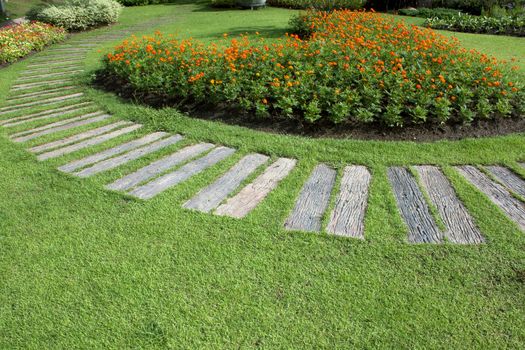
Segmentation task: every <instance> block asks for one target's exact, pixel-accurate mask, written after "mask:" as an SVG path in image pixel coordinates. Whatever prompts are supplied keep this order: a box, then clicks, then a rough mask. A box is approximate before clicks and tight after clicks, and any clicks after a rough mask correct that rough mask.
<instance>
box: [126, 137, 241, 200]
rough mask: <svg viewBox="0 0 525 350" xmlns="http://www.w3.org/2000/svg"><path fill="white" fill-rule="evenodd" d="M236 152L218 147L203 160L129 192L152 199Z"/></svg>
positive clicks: (197, 160)
mask: <svg viewBox="0 0 525 350" xmlns="http://www.w3.org/2000/svg"><path fill="white" fill-rule="evenodd" d="M234 152H235V150H234V149H233V148H228V147H222V146H221V147H217V148H215V149H214V150H212V151H211V152H210V153H208V154H207V155H205V156H204V157H202V158H198V159H196V160H194V161H192V162H190V163H188V164H186V165H184V166H182V167H181V168H179V169H177V170H175V171H174V172H172V173H169V174H166V175H164V176H161V177H160V178H158V179H155V180H153V181H151V182H149V183H147V184H145V185H142V186H139V187H137V188H135V189H133V190H131V191H130V192H129V194H130V195H132V196H135V197H138V198H141V199H150V198H152V197H154V196H156V195H157V194H159V193H161V192H163V191H165V190H167V189H168V188H170V187H173V186H175V185H177V184H179V183H181V182H183V181H185V180H187V179H189V178H190V177H192V176H193V175H195V174H198V173H200V172H202V171H204V170H205V169H207V168H209V167H211V166H213V165H215V164H217V163H218V162H220V161H221V160H223V159H225V158H227V157H229V156H230V155H232V154H233V153H234Z"/></svg>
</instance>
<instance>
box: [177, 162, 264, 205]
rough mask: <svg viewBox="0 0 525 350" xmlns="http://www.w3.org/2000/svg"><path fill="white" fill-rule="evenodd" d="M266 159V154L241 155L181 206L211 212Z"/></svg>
mask: <svg viewBox="0 0 525 350" xmlns="http://www.w3.org/2000/svg"><path fill="white" fill-rule="evenodd" d="M268 159H269V157H268V156H265V155H262V154H249V155H247V156H245V157H243V158H242V159H241V160H240V161H239V162H238V163H237V164H235V165H234V166H233V167H232V168H231V169H230V170H229V171H228V172H227V173H226V174H224V175H223V176H221V177H220V178H219V179H218V180H217V181H215V182H214V183H213V184H211V185H210V186H208V187H206V188H205V189H203V190H202V191H200V192H199V193H197V195H195V197H193V198H192V199H190V200H189V201H187V202H186V203H185V204H184V205H183V206H184V207H185V208H188V209H195V210H198V211H201V212H204V213H209V212H211V211H212V210H213V209H215V208H217V207H218V206H219V204H221V202H222V201H223V200H225V199H226V198H227V197H228V196H229V195H230V194H231V193H232V192H233V191H234V190H235V189H236V188H238V187H239V186H240V185H241V183H242V181H244V180H245V179H246V178H247V177H248V176H250V175H251V174H252V173H253V172H254V171H255V170H257V168H259V167H260V166H261V165H263V164H264V163H266V162H267V161H268Z"/></svg>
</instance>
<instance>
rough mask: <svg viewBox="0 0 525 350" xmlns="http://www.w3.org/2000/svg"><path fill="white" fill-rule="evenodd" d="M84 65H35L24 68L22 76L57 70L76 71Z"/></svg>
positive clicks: (59, 71) (60, 71)
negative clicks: (43, 66)
mask: <svg viewBox="0 0 525 350" xmlns="http://www.w3.org/2000/svg"><path fill="white" fill-rule="evenodd" d="M83 67H84V66H82V65H80V64H72V65H63V66H56V67H45V68H42V67H33V68H30V69H26V70H24V71H23V72H22V73H20V76H21V77H22V76H23V77H25V76H28V75H33V74H47V73H55V72H56V73H66V72H71V71H76V70H83Z"/></svg>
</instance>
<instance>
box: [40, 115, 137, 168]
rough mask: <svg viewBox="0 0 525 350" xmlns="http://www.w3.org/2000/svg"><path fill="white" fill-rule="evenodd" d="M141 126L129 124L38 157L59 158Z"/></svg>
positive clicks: (42, 158) (44, 158) (43, 158)
mask: <svg viewBox="0 0 525 350" xmlns="http://www.w3.org/2000/svg"><path fill="white" fill-rule="evenodd" d="M141 127H142V125H140V124H133V125H131V126H128V127H125V128H122V129H119V130H116V131H113V132H110V133H107V134H103V135H100V136H97V137H94V138H91V139H88V140H85V141H82V142H78V143H74V144H72V145H69V146H66V147H62V148H59V149H55V150H53V151H49V152H46V153H42V154H40V155H39V156H37V159H38V160H40V161H42V160H47V159H50V158H57V157H60V156H63V155H66V154H70V153H73V152H76V151H79V150H81V149H84V148H88V147H91V146H95V145H99V144H101V143H104V142H106V141H109V140H111V139H114V138H116V137H119V136H122V135H125V134H129V133H130V132H133V131H136V130H138V129H140V128H141Z"/></svg>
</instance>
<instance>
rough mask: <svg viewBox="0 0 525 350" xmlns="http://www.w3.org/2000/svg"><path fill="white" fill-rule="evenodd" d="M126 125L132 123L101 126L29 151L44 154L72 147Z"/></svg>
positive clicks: (123, 122)
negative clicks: (68, 146)
mask: <svg viewBox="0 0 525 350" xmlns="http://www.w3.org/2000/svg"><path fill="white" fill-rule="evenodd" d="M126 125H130V123H129V122H126V121H119V122H116V123H112V124H108V125H104V126H101V127H99V128H96V129H91V130H88V131H85V132H83V133H80V134H76V135H73V136H69V137H66V138H65V139H60V140H57V141H52V142H49V143H46V144H43V145H39V146H35V147H31V148H28V151H29V152H31V153H42V152H45V151H49V150H51V149H54V148H58V147H64V146H67V145H70V144H72V143H75V142H78V141H82V140H85V139H89V138H91V137H95V136H98V135H102V134H105V133H107V132H109V131H111V130H114V129H117V128H119V127H122V126H126Z"/></svg>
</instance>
